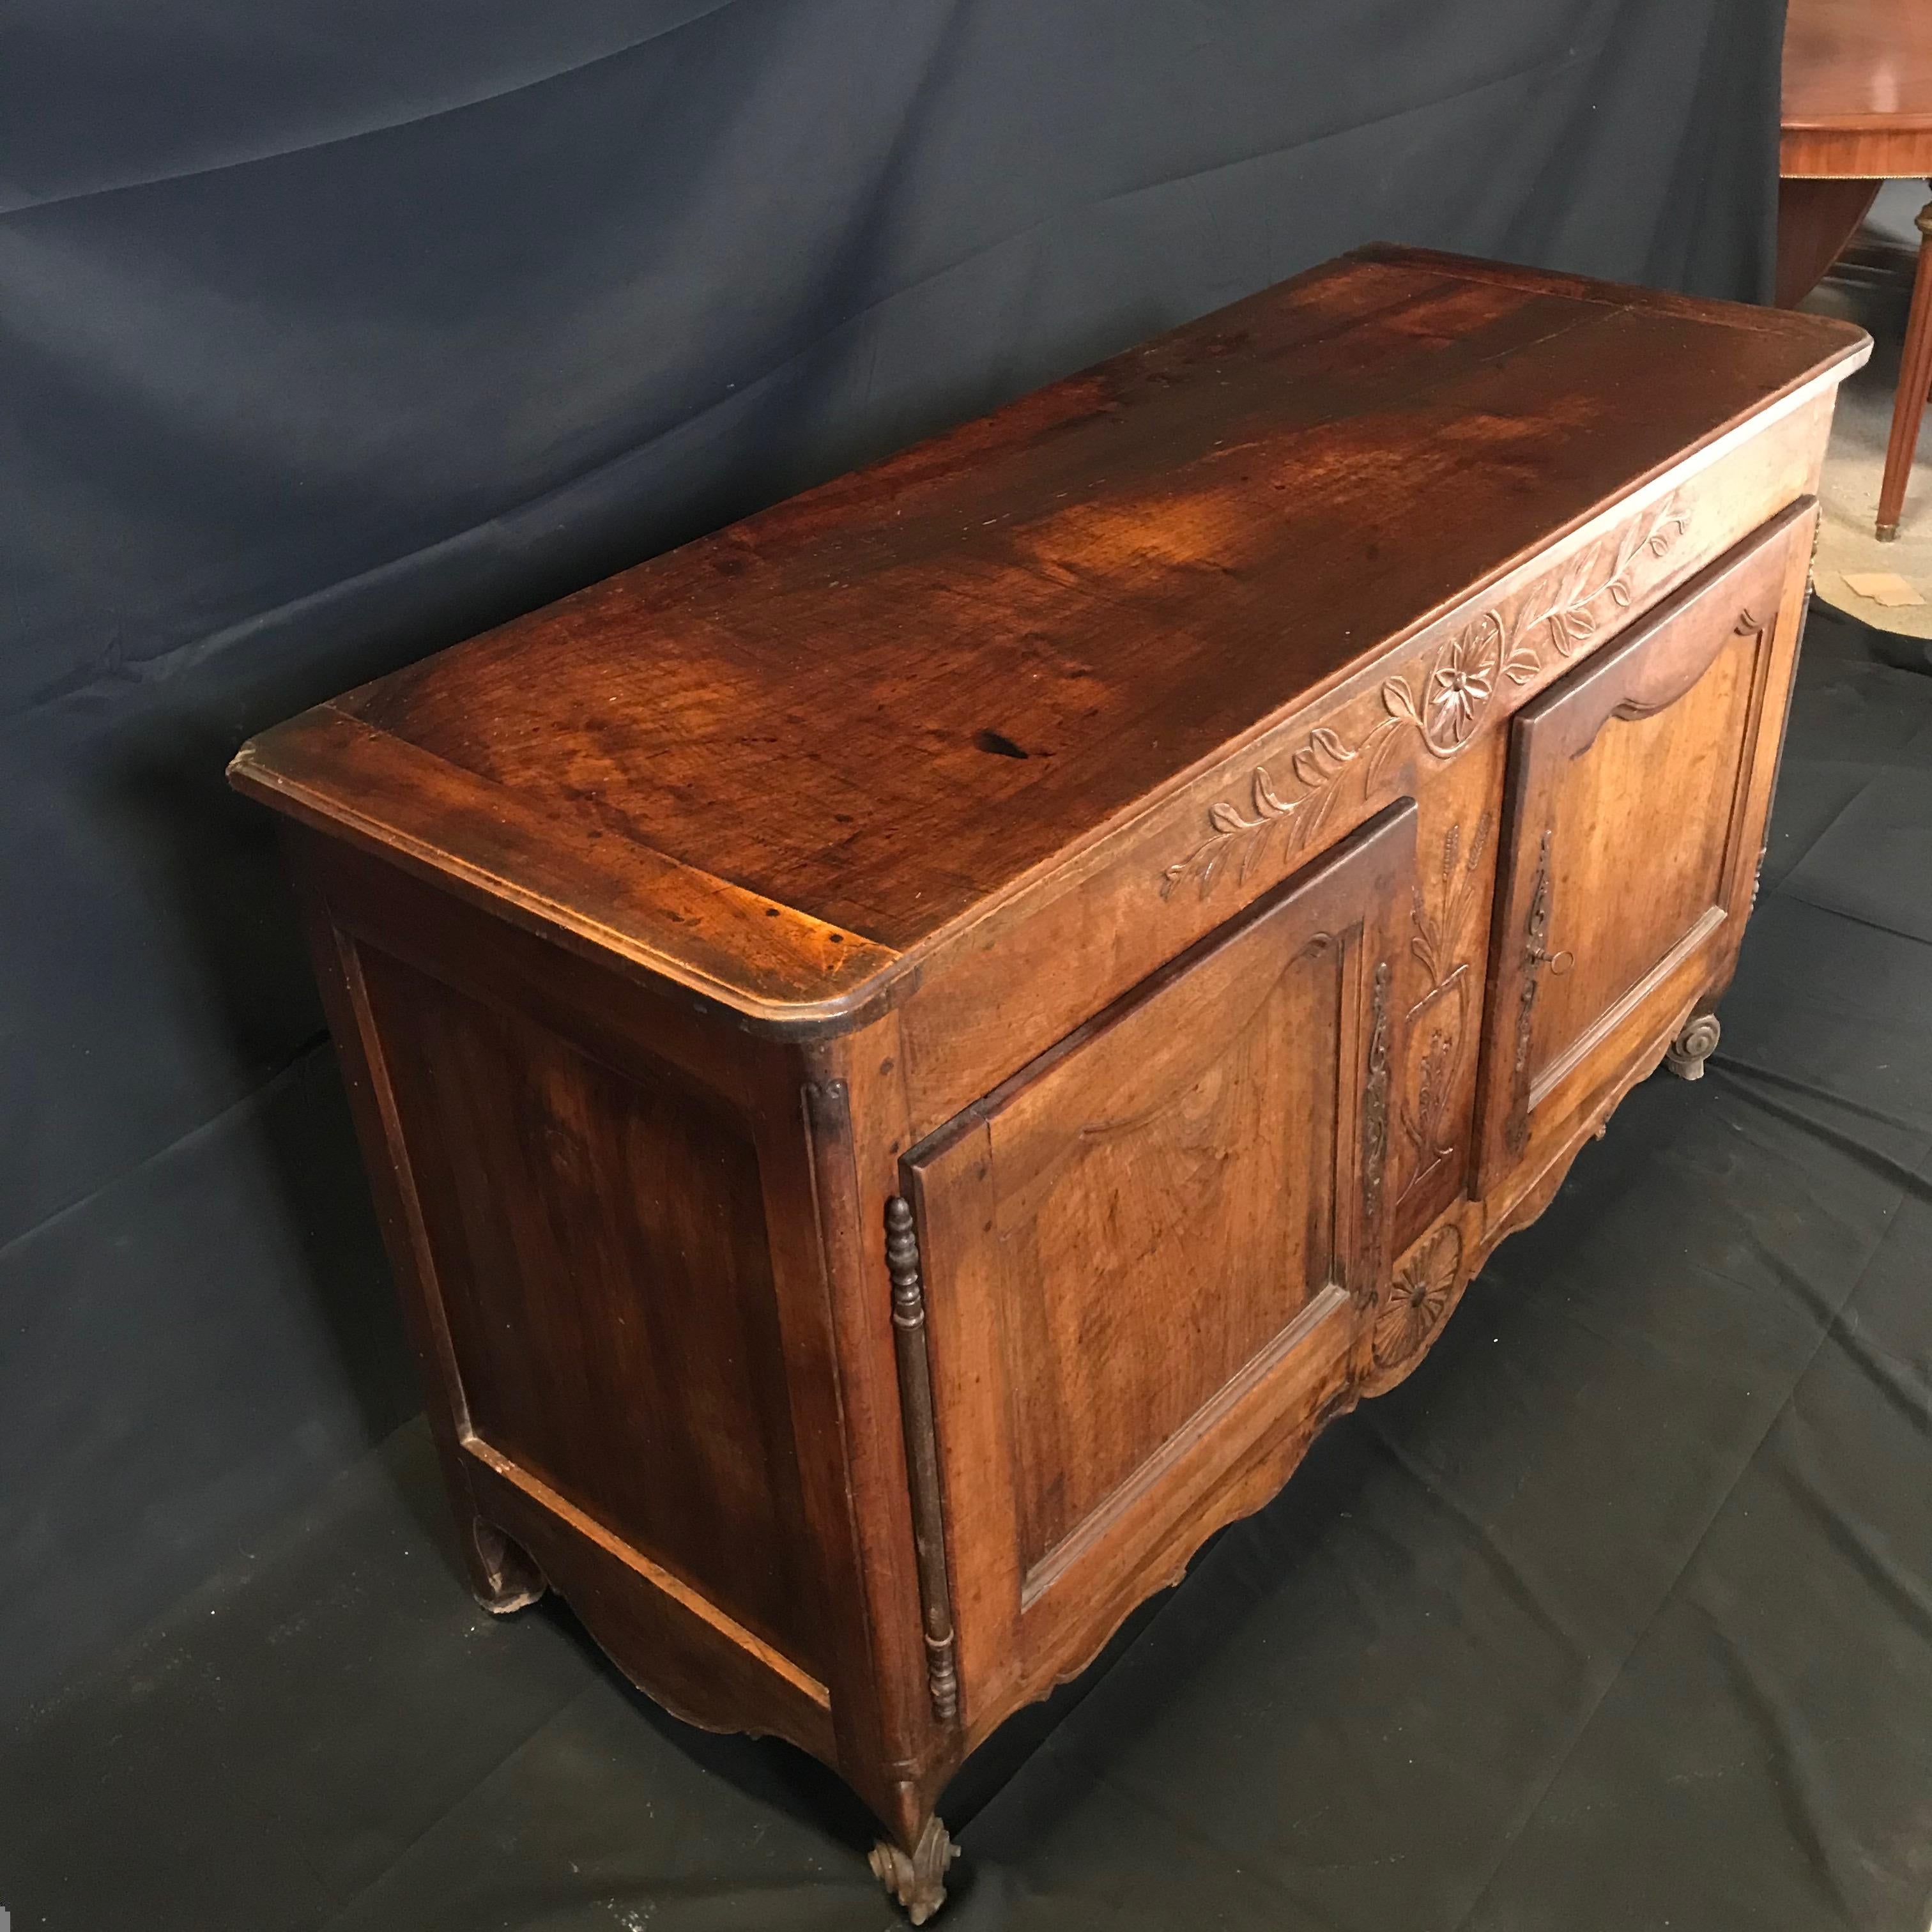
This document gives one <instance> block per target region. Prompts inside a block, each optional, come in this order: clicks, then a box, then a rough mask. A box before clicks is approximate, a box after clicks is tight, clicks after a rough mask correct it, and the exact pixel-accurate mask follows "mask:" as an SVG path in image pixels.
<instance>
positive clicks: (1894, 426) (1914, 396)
mask: <svg viewBox="0 0 1932 1932" xmlns="http://www.w3.org/2000/svg"><path fill="white" fill-rule="evenodd" d="M1928 185H1932V184H1928ZM1927 386H1932V201H1928V202H1927V203H1926V204H1925V205H1924V207H1923V208H1921V209H1920V210H1919V211H1918V275H1917V276H1916V277H1915V278H1914V280H1913V282H1912V314H1911V316H1910V317H1909V320H1907V321H1906V325H1905V353H1904V355H1903V356H1902V357H1901V358H1900V362H1899V365H1898V395H1897V400H1896V401H1894V403H1893V404H1892V406H1891V441H1890V442H1889V443H1887V444H1886V445H1885V481H1884V482H1883V483H1882V484H1881V485H1880V487H1879V493H1878V535H1879V541H1880V542H1881V543H1888V542H1890V541H1891V539H1892V538H1894V537H1895V536H1897V534H1898V514H1899V512H1900V511H1901V510H1902V509H1903V508H1904V507H1905V486H1906V483H1907V481H1909V480H1910V478H1911V475H1912V456H1913V455H1914V454H1915V452H1916V451H1917V449H1918V422H1919V419H1920V418H1921V416H1924V413H1925V392H1926V389H1927Z"/></svg>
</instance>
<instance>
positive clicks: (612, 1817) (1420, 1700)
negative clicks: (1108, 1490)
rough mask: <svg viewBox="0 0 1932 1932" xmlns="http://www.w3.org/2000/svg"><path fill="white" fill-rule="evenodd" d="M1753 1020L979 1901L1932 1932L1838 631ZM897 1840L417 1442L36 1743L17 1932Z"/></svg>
mask: <svg viewBox="0 0 1932 1932" xmlns="http://www.w3.org/2000/svg"><path fill="white" fill-rule="evenodd" d="M1722 1017H1723V1021H1724V1044H1723V1046H1722V1047H1721V1050H1720V1052H1719V1054H1718V1058H1716V1060H1715V1061H1714V1062H1713V1063H1712V1067H1711V1069H1710V1073H1709V1077H1708V1078H1707V1079H1706V1080H1705V1081H1703V1082H1702V1083H1701V1084H1700V1085H1694V1086H1693V1085H1685V1084H1684V1083H1682V1082H1677V1081H1675V1080H1672V1079H1668V1078H1667V1077H1664V1076H1659V1077H1658V1078H1655V1079H1652V1080H1650V1081H1649V1082H1646V1083H1645V1084H1644V1085H1643V1086H1642V1087H1640V1088H1638V1089H1637V1091H1635V1092H1634V1094H1632V1095H1631V1097H1630V1098H1629V1100H1628V1101H1627V1102H1626V1103H1625V1106H1624V1107H1623V1109H1622V1111H1621V1112H1619V1115H1617V1117H1616V1120H1615V1121H1614V1122H1613V1126H1612V1128H1611V1130H1610V1135H1609V1137H1608V1139H1607V1140H1606V1141H1604V1142H1603V1143H1602V1144H1601V1145H1598V1146H1595V1147H1592V1148H1590V1149H1589V1151H1586V1154H1584V1156H1583V1157H1582V1159H1581V1160H1579V1162H1578V1163H1577V1166H1576V1168H1575V1169H1574V1172H1573V1174H1572V1175H1571V1178H1570V1180H1569V1181H1568V1183H1567V1184H1566V1185H1565V1187H1564V1189H1563V1190H1562V1193H1561V1194H1560V1195H1559V1197H1558V1199H1557V1200H1556V1202H1555V1204H1554V1205H1553V1206H1552V1207H1551V1208H1550V1211H1549V1212H1548V1213H1547V1214H1546V1215H1545V1216H1544V1218H1543V1219H1542V1220H1541V1221H1540V1222H1539V1223H1537V1225H1536V1226H1535V1227H1534V1228H1532V1229H1530V1230H1529V1232H1526V1233H1525V1234H1523V1235H1520V1236H1518V1237H1517V1238H1515V1239H1514V1240H1512V1241H1509V1242H1508V1243H1506V1244H1505V1246H1504V1247H1503V1248H1502V1250H1501V1251H1500V1252H1499V1253H1498V1254H1497V1256H1496V1257H1495V1259H1494V1260H1493V1262H1492V1263H1491V1265H1490V1267H1489V1268H1488V1269H1487V1271H1486V1272H1485V1273H1484V1275H1483V1277H1481V1280H1479V1281H1478V1283H1476V1284H1475V1286H1474V1288H1473V1289H1472V1291H1471V1292H1470V1294H1469V1297H1468V1298H1467V1300H1466V1302H1465V1304H1464V1305H1463V1309H1462V1310H1461V1312H1460V1313H1459V1314H1458V1316H1457V1318H1456V1319H1455V1321H1454V1322H1452V1323H1451V1326H1450V1328H1449V1331H1448V1333H1447V1334H1446V1335H1445V1337H1444V1339H1443V1340H1442V1343H1440V1345H1439V1346H1438V1347H1437V1349H1436V1351H1435V1352H1434V1353H1433V1355H1431V1356H1430V1358H1429V1360H1428V1361H1427V1362H1426V1363H1425V1364H1424V1366H1423V1367H1421V1370H1418V1373H1416V1374H1415V1376H1413V1377H1412V1379H1410V1380H1409V1382H1407V1383H1406V1385H1403V1387H1402V1388H1400V1390H1398V1391H1396V1392H1395V1393H1394V1394H1392V1395H1391V1396H1390V1397H1387V1398H1386V1399H1385V1400H1382V1401H1381V1402H1379V1403H1373V1404H1370V1405H1369V1406H1367V1407H1366V1408H1364V1409H1363V1410H1361V1412H1358V1414H1357V1415H1355V1416H1353V1417H1351V1418H1349V1419H1347V1420H1346V1421H1343V1423H1341V1424H1338V1425H1337V1427H1335V1428H1334V1429H1333V1430H1331V1431H1330V1432H1329V1433H1328V1436H1326V1437H1325V1439H1323V1440H1322V1442H1321V1443H1320V1444H1319V1445H1318V1446H1317V1448H1316V1451H1315V1452H1314V1453H1313V1455H1311V1457H1310V1459H1309V1460H1308V1462H1307V1464H1306V1465H1304V1468H1303V1469H1302V1471H1301V1472H1300V1474H1299V1475H1298V1476H1297V1477H1296V1478H1295V1481H1293V1482H1292V1484H1290V1485H1289V1488H1288V1489H1287V1490H1286V1492H1285V1493H1283V1496H1281V1497H1280V1499H1278V1500H1277V1502H1275V1503H1274V1504H1273V1505H1271V1507H1270V1508H1268V1509H1266V1510H1265V1511H1262V1513H1261V1514H1259V1516H1256V1517H1253V1518H1251V1519H1250V1520H1248V1521H1247V1522H1245V1523H1241V1524H1238V1525H1237V1526H1235V1527H1234V1528H1233V1529H1231V1530H1229V1532H1227V1533H1226V1534H1225V1535H1223V1536H1222V1537H1221V1538H1219V1539H1218V1540H1217V1541H1216V1542H1215V1543H1214V1544H1212V1545H1211V1547H1210V1548H1209V1549H1208V1551H1207V1552H1206V1553H1205V1554H1204V1555H1203V1556H1202V1558H1201V1559H1200V1560H1199V1562H1197V1563H1196V1565H1195V1567H1194V1568H1193V1572H1192V1573H1191V1574H1190V1576H1189V1577H1188V1579H1187V1581H1186V1583H1184V1584H1183V1585H1182V1586H1181V1588H1180V1589H1178V1590H1176V1591H1175V1592H1171V1593H1169V1595H1167V1596H1166V1597H1165V1598H1162V1599H1160V1600H1159V1601H1157V1603H1156V1604H1153V1605H1151V1606H1150V1607H1148V1609H1147V1610H1145V1611H1144V1612H1143V1613H1142V1615H1141V1616H1139V1618H1138V1619H1136V1622H1135V1623H1134V1625H1133V1626H1132V1627H1131V1628H1130V1630H1129V1631H1128V1632H1127V1633H1126V1634H1124V1637H1123V1638H1122V1639H1121V1640H1120V1641H1119V1642H1118V1643H1116V1644H1115V1646H1114V1647H1113V1649H1112V1652H1110V1654H1109V1658H1108V1659H1106V1660H1105V1661H1103V1667H1101V1668H1100V1669H1099V1670H1096V1671H1094V1672H1093V1673H1089V1675H1088V1677H1087V1678H1086V1679H1084V1680H1082V1682H1080V1683H1079V1684H1077V1685H1073V1686H1070V1687H1068V1688H1067V1689H1066V1690H1065V1691H1063V1692H1062V1693H1061V1695H1060V1697H1058V1699H1057V1700H1055V1705H1054V1706H1053V1707H1052V1709H1051V1710H1050V1711H1049V1712H1046V1713H1045V1714H1039V1713H1036V1714H1032V1715H1029V1716H1028V1717H1027V1718H1025V1719H1023V1720H1022V1721H1019V1723H1018V1724H1016V1726H1015V1727H1012V1729H1011V1730H1010V1731H1009V1733H1004V1734H1003V1735H1002V1736H1001V1738H1000V1739H996V1740H995V1742H994V1744H993V1745H992V1746H990V1747H989V1749H988V1751H987V1753H986V1754H983V1757H982V1759H981V1760H980V1761H978V1762H976V1763H975V1764H974V1765H972V1766H969V1767H968V1769H967V1771H966V1772H965V1773H964V1774H963V1775H962V1778H961V1780H960V1781H959V1784H958V1786H957V1787H956V1790H955V1792H954V1793H953V1799H952V1802H951V1804H950V1817H951V1818H952V1820H953V1823H955V1825H956V1826H958V1827H960V1828H962V1829H961V1835H962V1839H963V1842H964V1843H965V1848H966V1855H965V1861H963V1863H962V1865H961V1866H960V1867H959V1868H958V1874H957V1879H956V1886H955V1890H954V1895H953V1902H952V1903H951V1904H950V1905H949V1906H948V1907H947V1911H946V1913H945V1914H944V1916H943V1917H942V1918H941V1921H939V1922H940V1923H941V1924H950V1926H951V1927H953V1932H992V1928H996V1927H997V1928H1001V1932H1009V1929H1010V1932H1022V1928H1025V1932H1032V1928H1042V1932H1044V1928H1048V1927H1052V1928H1053V1932H1086V1928H1094V1932H1100V1928H1106V1932H1131V1929H1132V1928H1140V1927H1188V1928H1193V1927H1230V1928H1241V1932H1249V1928H1253V1932H1262V1928H1266V1932H1316V1929H1317V1928H1320V1932H1331V1928H1333V1932H1452V1928H1455V1929H1456V1932H1532V1928H1535V1932H1543V1928H1553V1932H1556V1928H1560V1932H1597V1928H1602V1932H1640V1928H1644V1929H1647V1928H1651V1927H1686V1928H1694V1932H1729V1928H1733V1927H1736V1928H1739V1929H1740V1932H1743V1928H1751V1932H1759V1928H1763V1932H1772V1928H1776V1932H1787V1928H1788V1929H1789V1932H1821V1929H1822V1928H1826V1927H1858V1928H1861V1932H1865V1928H1870V1932H1925V1928H1926V1926H1927V1920H1928V1918H1929V1917H1932V677H1927V676H1918V675H1914V674H1913V673H1910V672H1908V671H1906V670H1898V669H1894V668H1891V667H1888V666H1886V665H1885V664H1882V663H1881V662H1880V661H1879V660H1878V657H1877V655H1876V652H1875V651H1874V649H1873V646H1872V640H1871V639H1870V637H1869V634H1867V633H1865V632H1864V631H1861V629H1860V628H1858V627H1857V626H1856V625H1852V624H1851V623H1849V622H1847V621H1845V620H1841V619H1836V618H1835V617H1834V616H1832V613H1829V612H1826V611H1823V610H1820V611H1819V612H1817V613H1816V614H1815V615H1814V619H1813V621H1812V623H1811V632H1810V635H1809V637H1808V642H1807V651H1806V658H1805V668H1804V671H1803V675H1802V682H1801V686H1800V690H1799V697H1798V700H1797V703H1796V710H1795V713H1794V717H1793V727H1792V735H1791V740H1790V749H1789V751H1788V754H1787V758H1786V761H1785V767H1784V778H1783V781H1782V788H1781V794H1780V799H1779V804H1778V815H1777V820H1776V826H1775V836H1774V838H1773V841H1772V849H1771V853H1770V856H1769V860H1768V862H1767V865H1766V877H1765V882H1764V891H1763V897H1762V898H1761V899H1760V904H1759V908H1758V910H1757V916H1756V917H1755V919H1754V922H1753V924H1752V926H1751V932H1750V937H1749V941H1748V944H1747V946H1746V947H1745V955H1744V960H1743V965H1742V968H1741V971H1740V972H1739V977H1738V980H1737V983H1736V986H1735V987H1734V988H1733V990H1732V992H1731V993H1730V995H1729V997H1728V998H1727V1000H1726V1001H1725V1003H1724V1007H1723V1009H1722ZM33 1586H34V1580H33V1579H32V1578H31V1577H16V1578H15V1580H14V1585H13V1587H14V1588H15V1589H32V1588H33ZM867 1836H868V1833H867V1828H866V1823H865V1819H864V1817H863V1816H862V1814H861V1812H860V1811H859V1808H857V1807H856V1805H855V1804H854V1802H853V1801H852V1800H850V1799H849V1798H847V1797H846V1796H844V1795H843V1794H842V1793H841V1790H840V1788H839V1787H838V1785H837V1784H836V1783H835V1781H833V1780H832V1778H830V1777H829V1775H827V1774H826V1773H824V1772H821V1771H820V1770H819V1769H817V1768H816V1767H815V1766H812V1765H811V1764H810V1763H808V1762H807V1761H806V1760H805V1759H803V1758H802V1757H800V1756H799V1755H798V1754H796V1753H794V1752H793V1751H790V1750H789V1749H788V1748H785V1747H783V1746H781V1745H775V1744H770V1743H757V1742H750V1741H748V1740H744V1739H717V1738H712V1737H708V1736H704V1735H703V1734H702V1733H697V1732H695V1731H692V1730H688V1729H687V1728H685V1727H683V1726H682V1725H680V1724H677V1723H676V1722H675V1721H673V1720H671V1719H670V1718H667V1717H665V1716H664V1715H661V1713H659V1712H657V1711H655V1709H653V1707H652V1706H650V1705H649V1703H646V1701H645V1700H643V1699H642V1698H640V1697H638V1696H637V1695H636V1694H634V1693H633V1692H631V1691H629V1690H628V1688H626V1687H625V1685H623V1684H622V1682H619V1680H618V1679H616V1677H615V1676H614V1675H613V1673H612V1672H611V1671H610V1670H609V1669H608V1668H607V1667H606V1666H604V1664H602V1663H601V1661H600V1660H599V1659H598V1657H597V1655H596V1654H595V1652H593V1651H592V1649H590V1647H589V1646H588V1644H587V1643H586V1641H585V1640H584V1639H583V1637H582V1636H581V1635H580V1633H579V1632H578V1631H577V1628H576V1627H575V1625H574V1624H573V1622H571V1619H570V1617H569V1616H568V1613H565V1612H564V1611H562V1610H559V1609H558V1608H556V1607H555V1606H554V1605H553V1604H546V1605H545V1606H544V1607H541V1608H540V1609H538V1610H535V1611H532V1612H527V1613H524V1614H523V1615H522V1616H520V1617H517V1618H516V1619H512V1620H510V1621H508V1622H500V1623H499V1622H493V1621H492V1620H491V1619H489V1618H487V1617H486V1616H482V1615H481V1613H478V1611H476V1610H475V1608H474V1607H472V1604H471V1603H470V1601H469V1598H468V1596H467V1595H466V1593H465V1592H464V1589H463V1586H462V1584H461V1583H460V1581H459V1580H458V1575H457V1572H456V1569H455V1562H454V1559H453V1557H452V1553H451V1551H450V1549H449V1536H448V1532H447V1528H446V1523H445V1520H444V1517H443V1511H442V1506H441V1503H440V1498H439V1496H438V1493H437V1485H436V1480H435V1472H434V1466H433V1461H432V1458H431V1454H430V1453H429V1450H428V1443H427V1440H426V1438H425V1436H424V1435H423V1433H422V1430H421V1427H420V1425H417V1426H413V1427H410V1428H409V1429H406V1430H404V1431H402V1432H401V1433H399V1434H398V1436H395V1437H394V1438H392V1439H391V1440H390V1442H389V1443H388V1444H387V1445H385V1447H384V1448H383V1451H381V1452H380V1454H378V1455H377V1456H375V1457H372V1458H371V1459H370V1460H368V1461H367V1462H366V1463H365V1464H364V1465H363V1466H362V1467H360V1468H359V1469H357V1470H356V1471H355V1472H353V1473H352V1474H351V1475H350V1476H349V1477H347V1478H344V1480H343V1481H341V1482H340V1483H339V1484H337V1486H336V1487H335V1489H334V1490H332V1491H331V1492H330V1493H329V1494H328V1495H327V1496H326V1498H325V1499H324V1500H323V1502H322V1503H321V1505H320V1506H319V1507H317V1508H316V1509H315V1510H314V1511H312V1512H311V1513H310V1514H308V1515H307V1516H306V1517H304V1518H302V1520H299V1521H297V1522H294V1523H290V1524H289V1525H287V1527H286V1529H285V1530H284V1532H283V1533H282V1534H281V1535H279V1536H278V1537H277V1538H275V1539H274V1540H272V1541H270V1542H268V1543H266V1544H263V1546H261V1547H260V1548H258V1549H257V1550H255V1551H254V1552H253V1553H251V1556H250V1557H249V1559H248V1560H247V1561H246V1562H245V1563H243V1564H242V1565H239V1566H238V1567H237V1568H235V1569H234V1570H233V1571H231V1572H229V1574H225V1575H223V1576H222V1577H219V1578H217V1579H216V1580H214V1582H212V1583H210V1584H209V1585H208V1586H207V1587H205V1589H202V1590H201V1591H199V1592H197V1593H196V1595H194V1596H193V1597H192V1598H190V1599H188V1600H187V1601H185V1602H184V1603H183V1604H180V1605H179V1606H178V1607H177V1608H176V1609H175V1610H174V1611H173V1612H172V1613H171V1614H170V1615H169V1616H167V1617H166V1618H165V1619H163V1620H162V1621H161V1622H160V1623H159V1624H158V1625H156V1626H155V1627H154V1628H153V1629H152V1630H151V1631H150V1632H149V1633H148V1634H147V1636H146V1637H145V1638H144V1639H143V1640H142V1641H141V1642H139V1643H138V1644H136V1646H133V1648H132V1649H130V1650H129V1651H127V1652H125V1653H124V1655H122V1656H121V1658H119V1659H118V1661H117V1662H116V1664H115V1667H113V1668H112V1669H111V1670H107V1671H106V1672H105V1673H100V1674H97V1675H95V1676H93V1677H92V1678H90V1679H88V1680H87V1681H86V1682H80V1683H78V1684H76V1685H73V1686H71V1687H70V1688H68V1689H67V1690H66V1691H64V1692H63V1693H62V1694H61V1695H60V1696H58V1697H57V1698H55V1700H52V1702H50V1703H46V1704H45V1705H43V1706H41V1707H40V1709H38V1710H37V1711H36V1712H34V1714H33V1715H32V1717H31V1720H30V1721H29V1723H28V1726H27V1727H26V1729H25V1730H24V1731H23V1732H20V1733H16V1734H15V1735H13V1736H12V1737H10V1739H7V1741H6V1742H5V1745H4V1747H0V1906H7V1907H10V1909H11V1910H12V1912H13V1924H14V1926H15V1927H17V1928H25V1927H40V1926H46V1927H58V1928H63V1932H121V1928H127V1932H176V1928H179V1932H225V1928H234V1932H296V1928H302V1932H322V1929H323V1928H326V1932H443V1928H449V1932H457V1928H461V1932H488V1928H494V1927H505V1928H508V1927H542V1928H544V1932H609V1928H610V1927H624V1928H628V1932H645V1928H648V1932H727V1928H729V1932H760V1928H764V1927H811V1928H818V1927H823V1928H827V1932H830V1928H840V1932H846V1928H858V1929H859V1932H883V1928H885V1927H889V1926H891V1925H893V1924H897V1923H898V1922H901V1921H898V1919H897V1917H896V1915H895V1913H894V1912H893V1911H892V1908H890V1907H889V1906H888V1905H887V1904H886V1903H885V1901H884V1900H883V1898H882V1897H881V1896H880V1894H879V1893H878V1892H877V1890H876V1889H875V1888H874V1884H873V1882H872V1880H871V1877H870V1876H869V1875H868V1873H867V1872H866V1870H865V1867H864V1864H863V1860H862V1849H863V1846H864V1844H865V1841H866V1838H867Z"/></svg>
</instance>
